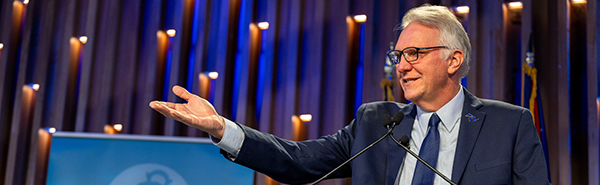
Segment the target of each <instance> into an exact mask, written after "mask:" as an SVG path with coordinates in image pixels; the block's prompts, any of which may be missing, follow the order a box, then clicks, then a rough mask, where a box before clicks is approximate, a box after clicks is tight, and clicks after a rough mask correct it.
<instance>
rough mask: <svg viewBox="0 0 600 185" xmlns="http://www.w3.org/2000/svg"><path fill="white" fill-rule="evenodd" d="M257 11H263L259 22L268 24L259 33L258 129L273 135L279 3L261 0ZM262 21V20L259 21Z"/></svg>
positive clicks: (275, 0)
mask: <svg viewBox="0 0 600 185" xmlns="http://www.w3.org/2000/svg"><path fill="white" fill-rule="evenodd" d="M259 9H261V10H265V11H259V12H265V13H263V16H260V15H259V18H258V19H259V20H260V19H261V17H264V20H265V21H267V22H269V29H268V30H265V31H263V32H262V33H261V35H262V38H263V47H264V48H263V50H262V51H261V52H262V53H263V56H262V57H263V59H262V61H261V62H264V64H263V66H264V74H263V75H264V79H265V80H264V81H263V82H264V83H265V86H264V89H263V90H262V92H263V95H262V96H263V100H262V106H261V110H260V112H261V114H260V123H259V127H258V129H259V130H260V131H263V132H267V133H273V127H274V126H273V125H274V124H275V123H274V117H275V114H273V110H274V109H275V106H274V105H275V98H274V96H275V83H274V82H275V74H276V70H275V69H276V68H275V66H276V64H275V60H277V55H276V53H278V51H279V47H278V45H277V44H276V43H278V41H279V37H278V36H279V30H280V27H281V26H280V24H279V22H280V16H279V15H280V14H281V11H282V10H281V1H278V0H263V1H261V2H259ZM261 21H263V20H261Z"/></svg>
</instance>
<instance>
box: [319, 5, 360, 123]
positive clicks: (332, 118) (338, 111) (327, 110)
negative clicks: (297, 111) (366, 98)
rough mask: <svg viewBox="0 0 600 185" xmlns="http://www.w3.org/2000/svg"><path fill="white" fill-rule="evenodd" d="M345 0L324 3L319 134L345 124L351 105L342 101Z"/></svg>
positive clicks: (346, 41)
mask: <svg viewBox="0 0 600 185" xmlns="http://www.w3.org/2000/svg"><path fill="white" fill-rule="evenodd" d="M348 3H349V2H347V1H328V2H326V3H325V11H326V12H327V13H326V14H325V22H326V23H327V27H326V30H325V36H324V37H325V38H324V39H325V40H326V44H325V45H324V47H325V48H326V49H325V52H326V53H327V54H326V58H325V61H326V64H325V66H324V67H325V68H324V69H323V70H325V71H327V72H326V73H325V76H324V79H325V86H324V88H323V92H324V95H323V100H324V102H323V108H322V110H323V112H322V114H323V115H324V116H323V118H322V122H323V125H322V126H321V128H320V131H321V132H320V133H319V135H326V134H333V133H335V132H336V131H337V130H339V129H340V128H342V127H344V126H345V125H346V124H348V123H350V120H349V119H348V117H352V116H353V115H347V114H346V112H345V108H346V106H352V105H351V102H346V95H345V94H346V93H345V91H346V90H347V88H348V87H347V84H346V80H347V79H346V77H347V73H348V72H347V71H346V70H344V69H347V65H348V64H347V63H346V62H345V61H348V59H347V58H348V54H347V53H348V51H347V47H348V36H347V33H348V31H347V29H348V25H347V23H346V17H347V16H348V15H349V13H350V10H349V4H348Z"/></svg>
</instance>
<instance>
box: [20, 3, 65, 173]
mask: <svg viewBox="0 0 600 185" xmlns="http://www.w3.org/2000/svg"><path fill="white" fill-rule="evenodd" d="M39 3H40V4H39V6H36V7H39V12H40V14H41V16H40V17H38V20H36V23H35V24H34V25H39V28H38V29H39V30H40V31H39V32H36V33H35V34H34V36H33V37H34V38H36V39H34V40H33V45H34V46H35V47H36V49H35V50H36V51H35V52H31V53H30V54H32V55H33V56H32V58H33V60H31V61H30V64H29V65H28V68H29V69H30V70H31V71H30V72H29V70H28V73H29V74H28V78H26V81H25V83H34V84H39V90H37V92H35V93H36V97H35V105H33V106H34V107H31V109H33V112H32V113H31V114H32V115H31V119H32V120H31V123H30V124H31V127H30V128H28V129H30V130H29V135H28V136H25V137H29V142H30V147H29V149H28V150H29V153H28V155H26V157H27V161H28V162H27V167H26V169H27V172H26V181H25V182H24V184H28V185H32V184H42V182H43V180H45V179H44V177H45V173H44V170H45V168H44V167H45V166H43V164H44V163H41V164H40V162H42V161H38V160H39V156H40V155H39V154H40V153H41V154H43V151H40V150H39V149H40V146H39V145H40V143H39V138H38V136H39V135H38V130H40V128H43V127H44V126H45V123H44V120H45V119H44V117H45V116H44V107H45V102H46V97H47V96H46V92H49V91H50V90H52V87H50V86H49V83H48V82H49V80H48V78H47V77H48V76H49V75H48V74H49V71H50V70H48V68H49V62H47V61H49V60H52V58H53V57H52V47H53V45H52V43H53V42H52V41H53V39H54V37H53V36H54V31H53V30H55V23H54V20H55V19H56V13H57V12H56V10H57V9H58V8H57V7H58V6H57V5H58V3H56V2H54V1H44V2H39ZM65 8H68V6H65ZM59 114H60V113H59ZM40 170H41V171H40Z"/></svg>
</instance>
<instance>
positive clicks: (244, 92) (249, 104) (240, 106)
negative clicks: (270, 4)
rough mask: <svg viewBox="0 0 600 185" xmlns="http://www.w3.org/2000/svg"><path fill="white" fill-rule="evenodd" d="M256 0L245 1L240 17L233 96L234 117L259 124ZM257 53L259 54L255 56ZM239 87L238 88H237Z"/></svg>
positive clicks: (241, 121)
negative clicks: (255, 114) (256, 102)
mask: <svg viewBox="0 0 600 185" xmlns="http://www.w3.org/2000/svg"><path fill="white" fill-rule="evenodd" d="M253 6H254V2H253V1H242V2H241V5H240V13H239V14H240V16H239V17H240V18H239V21H238V29H237V30H236V32H237V34H238V35H239V36H240V38H238V40H237V44H236V45H237V46H236V49H235V56H236V57H235V66H234V68H235V69H234V73H233V74H232V75H233V76H234V79H233V84H232V85H233V86H234V87H233V94H232V95H233V97H232V105H231V108H232V111H231V119H233V120H234V121H237V122H240V123H243V124H245V125H247V126H250V127H252V128H256V120H255V118H253V117H254V116H253V115H254V111H253V110H254V106H255V101H256V70H257V66H256V65H257V60H256V57H257V55H256V53H257V51H258V48H257V47H259V46H257V45H256V44H257V42H258V37H259V35H258V34H259V31H260V30H259V29H258V26H257V25H256V24H257V23H256V22H254V21H253V20H252V17H253V14H254V12H253ZM255 55H256V56H255ZM236 89H237V90H236Z"/></svg>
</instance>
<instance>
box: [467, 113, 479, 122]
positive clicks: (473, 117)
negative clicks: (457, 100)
mask: <svg viewBox="0 0 600 185" xmlns="http://www.w3.org/2000/svg"><path fill="white" fill-rule="evenodd" d="M465 117H467V118H469V122H471V123H473V122H476V121H477V120H479V118H476V117H475V116H473V115H472V114H471V113H468V114H467V115H465Z"/></svg>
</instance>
